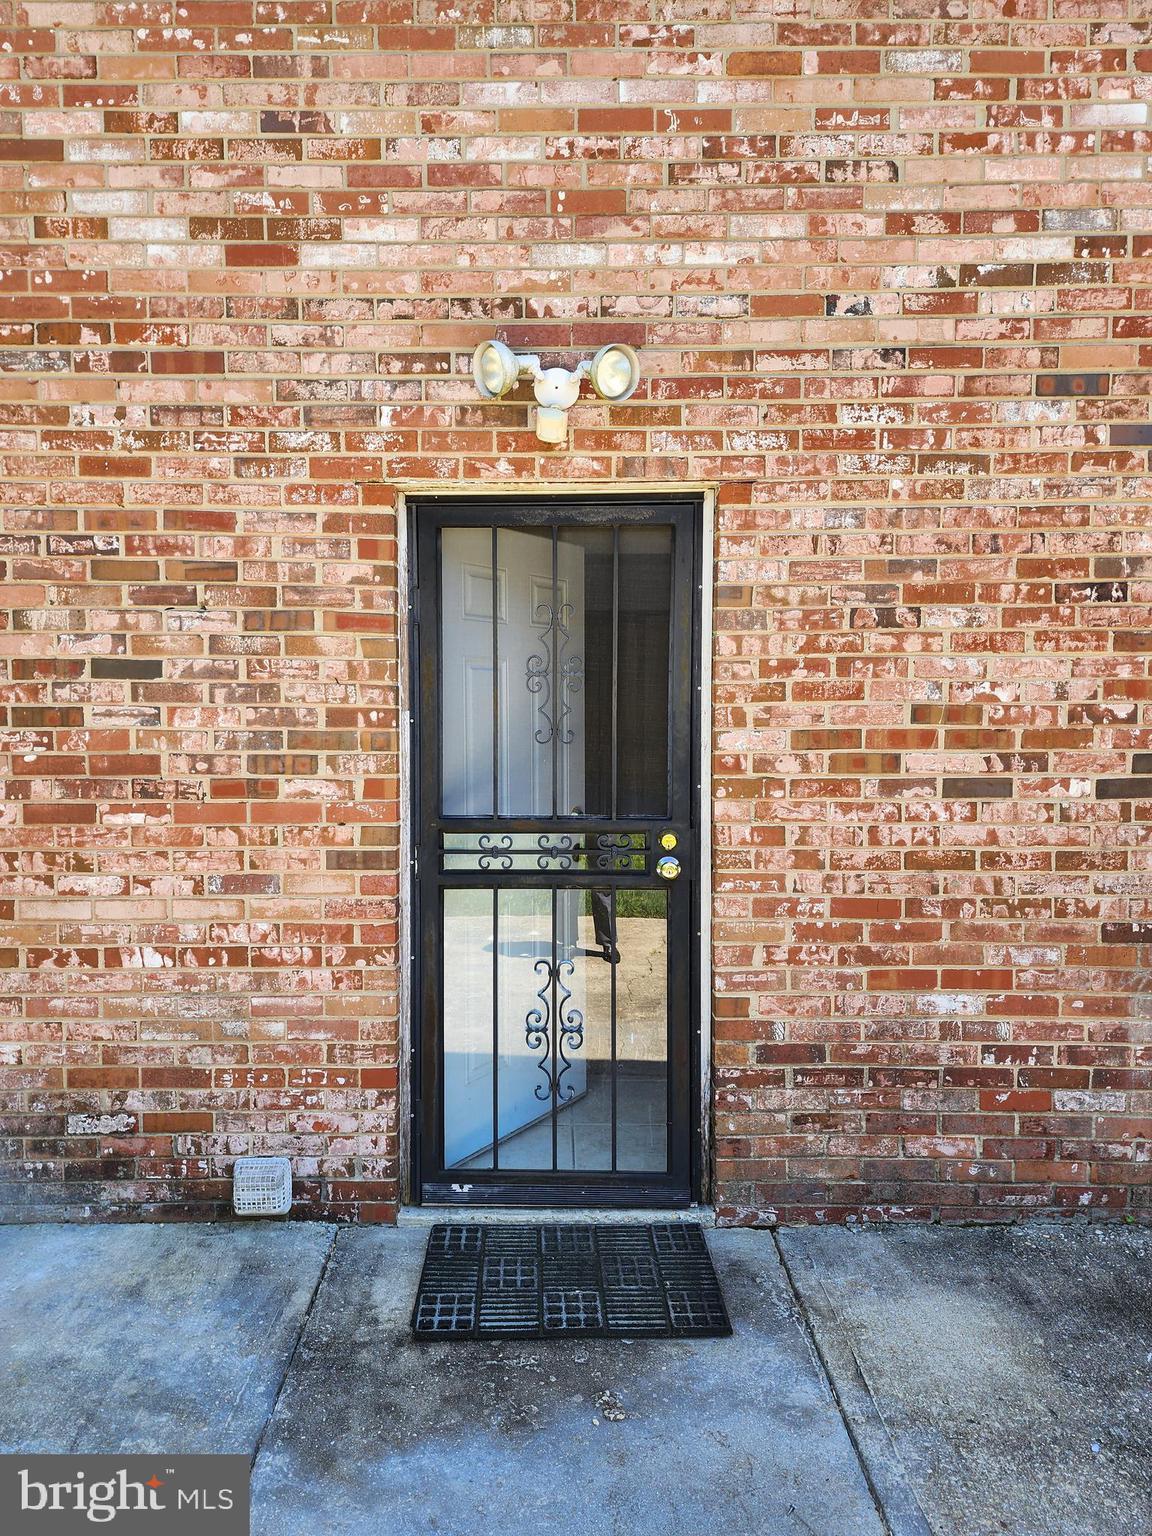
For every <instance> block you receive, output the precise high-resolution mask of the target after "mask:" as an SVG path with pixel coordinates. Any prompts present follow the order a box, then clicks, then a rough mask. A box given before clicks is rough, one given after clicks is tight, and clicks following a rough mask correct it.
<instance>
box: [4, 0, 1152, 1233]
mask: <svg viewBox="0 0 1152 1536" xmlns="http://www.w3.org/2000/svg"><path fill="white" fill-rule="evenodd" d="M1125 10H1126V6H1125V5H1124V4H1123V3H1122V0H1116V3H1112V0H1014V3H1011V4H1008V3H1005V0H948V3H947V4H945V3H943V0H923V3H918V0H862V3H853V4H837V3H835V0H827V3H821V0H812V3H807V0H800V3H797V4H793V5H790V6H784V5H778V4H777V5H773V4H772V3H770V0H739V3H737V0H727V3H726V0H681V3H678V4H677V5H676V6H674V7H668V6H665V5H657V4H655V3H654V0H646V3H644V0H638V3H636V4H634V5H632V6H631V7H622V6H621V5H620V4H619V3H617V0H478V3H472V4H469V3H463V4H459V5H454V6H453V5H449V4H447V0H443V3H438V0H334V3H333V0H260V3H257V4H253V3H252V0H185V3H182V4H170V3H167V0H140V3H137V4H132V3H126V4H105V3H102V0H61V3H59V4H51V3H46V0H30V3H28V4H25V5H18V4H12V3H8V0H5V3H2V4H0V45H2V46H0V157H2V158H0V245H2V248H3V256H2V259H0V326H2V335H0V424H2V425H0V473H2V475H3V480H4V483H5V498H4V500H5V511H4V514H3V530H2V534H3V546H2V551H0V553H2V557H3V560H4V561H5V562H6V565H5V576H6V579H7V582H8V588H7V590H8V600H7V606H8V607H9V609H10V612H9V614H8V622H7V626H6V628H5V629H4V631H3V632H2V633H0V661H2V663H3V668H4V671H5V673H6V681H5V685H4V699H3V702H4V707H5V710H6V724H5V727H4V732H3V738H2V742H0V745H2V746H3V749H4V751H5V753H6V754H7V766H8V768H9V770H10V775H11V777H10V778H9V780H8V783H7V800H6V803H5V808H4V811H5V814H4V833H5V836H4V843H5V845H6V847H7V848H8V850H9V852H8V854H7V857H6V860H5V888H4V891H3V900H4V902H5V905H4V908H3V916H4V918H5V919H6V921H7V923H8V925H9V926H8V928H7V938H6V939H5V940H4V944H5V947H4V949H3V956H4V960H5V963H6V965H7V966H8V967H10V969H9V970H8V973H7V977H6V984H5V985H4V988H3V991H4V998H3V1003H2V1006H0V1020H2V1029H3V1040H2V1044H0V1062H2V1063H3V1071H2V1073H0V1077H2V1079H3V1082H2V1088H0V1091H2V1092H3V1099H2V1101H0V1108H2V1111H3V1122H2V1126H0V1137H2V1138H3V1140H2V1147H3V1153H4V1156H5V1166H6V1168H7V1169H8V1175H7V1179H6V1190H7V1194H6V1197H5V1200H6V1209H7V1210H8V1211H9V1213H15V1214H16V1215H18V1216H19V1215H27V1216H36V1215H39V1216H43V1215H49V1216H51V1215H58V1214H63V1213H64V1212H66V1211H68V1212H80V1213H87V1214H103V1215H112V1214H131V1213H136V1212H139V1213H153V1214H155V1213H159V1214H177V1213H180V1212H183V1213H201V1214H203V1213H208V1212H211V1211H213V1210H215V1209H217V1208H218V1207H219V1206H220V1204H221V1202H223V1201H225V1199H226V1196H227V1189H228V1183H227V1175H228V1170H229V1164H230V1159H231V1157H232V1156H233V1155H234V1154H236V1153H238V1152H244V1151H250V1150H254V1151H261V1150H264V1151H287V1152H290V1153H291V1154H292V1155H293V1156H294V1157H295V1158H296V1160H297V1170H298V1172H299V1173H300V1174H301V1176H302V1183H301V1189H302V1194H303V1207H306V1208H307V1209H308V1210H309V1211H310V1212H311V1213H314V1214H336V1215H340V1216H348V1217H357V1216H358V1217H361V1218H381V1217H385V1218H386V1217H387V1216H389V1215H390V1214H391V1212H392V1210H393V1208H394V1205H395V1202H396V1199H397V1194H398V1182H397V1181H398V1168H399V1142H398V1123H399V1122H398V1113H397V1096H396V1081H397V1074H396V1054H397V1053H396V1038H397V1029H398V1024H397V1019H398V1012H399V1007H398V969H397V956H398V900H397V898H398V889H399V887H398V880H399V872H398V852H397V848H398V815H399V795H398V780H397V743H398V737H397V722H398V716H397V707H398V682H399V679H398V671H397V635H396V623H397V613H396V610H397V603H396V571H395V535H396V527H395V505H396V493H397V487H398V486H400V485H402V483H403V482H404V481H405V480H407V479H412V478H423V479H437V480H444V481H448V482H453V483H457V484H461V483H471V484H481V483H483V485H484V486H485V488H486V489H491V488H492V487H493V486H498V485H499V484H501V483H503V482H508V481H512V480H517V481H523V480H548V479H553V480H560V479H563V480H579V481H584V482H588V483H595V482H598V481H605V482H615V481H618V480H619V479H622V478H630V479H635V480H652V481H660V482H666V483H670V484H675V483H678V482H680V481H682V480H684V479H685V478H690V479H692V480H696V481H710V482H716V483H718V484H719V486H720V492H719V517H718V529H717V547H716V560H717V565H716V582H717V587H716V601H717V622H716V639H715V678H716V688H715V704H716V723H715V743H714V746H715V759H714V764H715V774H716V855H715V883H716V928H715V944H716V950H715V957H716V994H717V995H716V1022H715V1036H716V1039H715V1060H716V1069H717V1089H718V1104H717V1126H716V1128H717V1137H718V1141H717V1149H718V1167H717V1177H718V1185H717V1199H718V1203H719V1205H720V1206H721V1208H722V1212H723V1214H724V1215H725V1217H728V1218H731V1219H739V1220H753V1219H767V1218H769V1217H770V1216H772V1215H773V1214H776V1215H779V1217H781V1218H797V1217H807V1218H811V1217H813V1216H816V1215H821V1214H822V1215H824V1216H825V1217H826V1218H829V1219H835V1218H838V1217H842V1216H845V1215H848V1214H853V1213H854V1214H859V1213H861V1212H862V1211H864V1212H867V1213H868V1214H869V1215H872V1216H876V1217H881V1216H894V1215H911V1216H916V1217H927V1216H930V1215H932V1214H934V1213H939V1214H941V1215H944V1216H947V1217H952V1218H955V1217H976V1218H979V1217H983V1218H991V1217H996V1218H1004V1217H1006V1216H1011V1215H1014V1214H1017V1213H1021V1212H1024V1211H1028V1210H1035V1209H1052V1208H1055V1209H1058V1210H1060V1211H1067V1212H1071V1211H1076V1210H1083V1209H1086V1208H1088V1209H1100V1210H1103V1209H1108V1210H1111V1211H1119V1210H1122V1209H1125V1208H1131V1207H1135V1206H1138V1205H1140V1204H1141V1203H1142V1200H1143V1186H1144V1183H1145V1177H1146V1175H1145V1170H1146V1169H1147V1168H1148V1167H1149V1166H1150V1165H1149V1163H1148V1162H1147V1161H1146V1160H1145V1159H1146V1158H1147V1155H1148V1146H1149V1142H1148V1139H1147V1138H1148V1136H1149V1129H1150V1126H1149V1120H1148V1119H1147V1118H1146V1117H1145V1112H1146V1108H1147V1091H1148V1086H1149V1078H1148V1069H1147V1057H1148V1053H1149V1046H1148V1044H1147V1043H1146V1042H1147V1038H1148V1026H1147V1023H1146V1022H1145V1021H1146V1018H1147V1016H1148V1013H1149V1008H1148V1004H1147V1002H1146V1001H1145V999H1146V996H1147V993H1146V992H1144V991H1142V990H1141V986H1142V973H1141V971H1140V964H1141V960H1142V957H1145V958H1146V956H1147V949H1146V948H1144V949H1142V948H1141V944H1142V943H1145V944H1146V943H1147V942H1149V941H1152V901H1150V896H1152V884H1150V879H1152V877H1150V874H1149V869H1148V865H1149V853H1148V835H1147V829H1148V825H1149V808H1150V806H1152V736H1150V734H1149V731H1148V728H1147V723H1146V722H1147V715H1148V711H1149V698H1150V692H1152V687H1150V683H1149V677H1148V659H1149V654H1150V650H1152V639H1150V632H1149V616H1150V603H1152V581H1150V575H1149V572H1148V569H1147V565H1146V559H1147V553H1148V551H1149V549H1150V548H1152V539H1150V536H1149V532H1148V523H1149V517H1148V504H1149V491H1150V488H1152V482H1150V480H1149V466H1148V448H1149V444H1150V443H1152V425H1150V422H1149V383H1148V378H1149V375H1148V373H1147V372H1146V370H1147V367H1148V364H1149V362H1150V361H1152V339H1150V338H1152V320H1150V318H1149V303H1148V299H1149V293H1150V291H1152V190H1150V188H1149V185H1148V179H1147V165H1148V154H1149V151H1150V150H1152V137H1150V134H1149V128H1148V123H1147V117H1148V110H1147V103H1148V100H1149V98H1150V96H1152V85H1150V83H1149V75H1148V73H1146V72H1147V71H1148V70H1149V66H1150V65H1152V29H1150V27H1149V25H1148V23H1147V22H1144V21H1139V22H1134V23H1128V22H1126V21H1125V19H1124V15H1125ZM670 11H673V12H674V13H675V14H676V16H677V17H678V20H676V21H675V22H669V21H666V20H665V17H666V15H667V14H668V13H669V12H670ZM493 332H497V333H498V334H500V335H501V336H503V337H504V338H506V339H507V340H509V341H510V342H512V343H514V344H517V345H521V344H522V345H524V346H526V347H531V348H532V349H533V350H538V351H541V352H544V353H546V354H548V355H549V357H550V358H552V357H554V358H556V359H563V360H565V361H568V362H570V361H572V360H573V359H574V357H575V356H576V355H584V354H587V353H588V352H589V351H591V350H592V349H593V348H594V347H596V346H597V345H599V344H601V343H602V342H603V341H605V340H610V339H620V340H625V341H628V342H631V343H633V344H634V345H635V346H637V347H638V348H639V349H640V350H641V355H642V358H643V365H644V370H645V383H644V385H643V386H642V388H641V390H640V392H639V393H638V395H637V396H636V397H635V398H634V399H633V400H632V401H631V402H629V403H628V404H627V405H625V406H622V407H616V408H609V407H607V406H604V405H601V404H598V403H597V402H596V401H595V400H594V399H585V400H584V401H582V403H581V404H580V405H579V406H578V407H577V408H576V410H575V411H574V412H573V418H572V419H573V423H574V434H573V438H572V443H571V446H570V448H569V449H568V450H559V451H554V450H546V449H542V448H541V445H540V444H539V443H538V442H537V440H536V439H535V437H534V436H533V435H532V433H531V431H530V430H529V428H528V416H527V408H526V405H525V404H524V403H523V402H522V401H521V403H516V404H495V405H484V404H480V403H479V402H478V401H477V399H476V396H475V394H474V391H473V388H472V385H471V382H470V379H469V377H468V369H467V360H468V354H469V351H470V349H471V347H472V346H473V345H474V343H475V342H476V341H478V340H480V339H482V338H484V337H486V336H488V335H490V334H492V333H493Z"/></svg>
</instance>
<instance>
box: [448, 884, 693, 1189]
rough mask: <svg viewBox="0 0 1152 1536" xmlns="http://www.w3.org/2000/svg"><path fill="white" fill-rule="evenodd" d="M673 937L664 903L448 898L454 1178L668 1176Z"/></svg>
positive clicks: (492, 893)
mask: <svg viewBox="0 0 1152 1536" xmlns="http://www.w3.org/2000/svg"><path fill="white" fill-rule="evenodd" d="M666 929H667V892H665V891H663V890H650V889H636V890H621V889H612V888H604V889H600V888H588V887H585V888H583V889H577V888H572V887H563V886H561V887H555V888H540V889H523V888H521V889H514V888H513V889H504V890H491V889H485V890H466V891H459V890H458V891H453V890H449V891H446V892H445V895H444V980H443V986H444V1017H445V1031H444V1082H445V1090H444V1153H445V1165H446V1166H447V1167H450V1168H475V1169H482V1168H487V1169H492V1168H503V1169H518V1170H528V1169H533V1170H538V1171H540V1172H549V1173H550V1172H553V1171H560V1172H564V1171H578V1170H584V1171H588V1172H594V1171H597V1170H600V1171H607V1170H611V1169H613V1168H616V1169H618V1170H620V1171H633V1172H663V1171H664V1170H665V1169H666V1167H667V1159H668V1060H667V1056H668V1013H667V1003H668V997H667V973H668V955H667V940H666ZM494 978H495V983H494V980H493V979H494ZM494 1002H495V1010H494V1008H493V1004H494ZM495 1105H498V1106H499V1127H500V1135H499V1145H498V1146H497V1147H496V1148H495V1150H493V1147H492V1124H493V1108H494V1106H495Z"/></svg>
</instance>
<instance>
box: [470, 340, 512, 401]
mask: <svg viewBox="0 0 1152 1536" xmlns="http://www.w3.org/2000/svg"><path fill="white" fill-rule="evenodd" d="M472 377H473V378H474V379H475V381H476V388H477V389H478V390H479V391H480V393H481V394H482V395H483V396H484V398H485V399H486V400H499V399H500V398H501V396H503V395H506V394H507V393H508V391H509V390H510V389H511V388H512V386H513V384H515V382H516V380H517V379H518V378H519V377H520V359H519V358H518V357H517V356H516V354H515V352H513V350H512V348H511V347H509V346H505V344H504V343H503V342H502V341H482V342H481V343H480V345H479V346H478V347H477V348H476V350H475V352H473V354H472Z"/></svg>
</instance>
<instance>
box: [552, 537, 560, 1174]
mask: <svg viewBox="0 0 1152 1536" xmlns="http://www.w3.org/2000/svg"><path fill="white" fill-rule="evenodd" d="M554 548H556V545H554V544H553V551H554ZM556 1003H558V995H556V886H553V888H551V1008H550V1017H551V1170H553V1174H554V1172H556V1170H558V1167H559V1163H558V1161H556V1149H558V1143H559V1126H558V1123H556V1106H558V1098H556V1074H558V1072H559V1035H561V1021H559V1015H558V1011H556Z"/></svg>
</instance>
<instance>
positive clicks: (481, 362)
mask: <svg viewBox="0 0 1152 1536" xmlns="http://www.w3.org/2000/svg"><path fill="white" fill-rule="evenodd" d="M525 375H526V376H527V377H529V378H531V379H532V380H533V381H534V382H533V393H534V394H535V396H536V404H537V410H536V420H535V429H536V436H537V437H538V438H539V439H540V440H541V442H545V443H566V442H567V441H568V411H569V409H570V408H571V407H572V406H573V405H575V404H576V400H577V397H578V396H579V393H580V383H581V380H582V379H585V378H589V379H591V381H592V388H593V389H594V390H595V391H596V393H597V394H598V395H599V396H600V398H601V400H609V401H618V400H627V399H628V397H629V395H631V394H632V393H633V392H634V390H635V388H636V386H637V384H639V382H640V359H639V358H638V357H637V356H636V353H635V352H634V351H633V350H632V348H631V347H630V346H627V345H626V344H625V343H624V342H622V341H614V342H609V344H608V345H607V346H605V347H601V348H600V350H599V351H598V352H597V353H596V355H595V357H593V358H592V360H591V361H590V362H589V361H587V360H585V361H584V362H581V363H578V364H577V365H576V367H575V368H572V369H568V368H542V367H541V366H540V359H539V358H538V357H537V356H535V354H533V353H528V352H513V351H512V349H511V347H509V346H507V345H506V344H505V343H504V342H502V341H482V342H481V343H480V345H479V346H478V347H477V348H476V350H475V351H474V352H473V354H472V377H473V379H474V380H475V381H476V388H477V390H478V391H479V393H480V394H481V395H482V396H483V397H484V399H485V400H499V399H501V398H503V396H504V395H506V394H507V393H508V391H509V390H510V389H511V388H512V386H513V385H514V384H515V383H516V381H517V379H519V378H521V377H522V376H525Z"/></svg>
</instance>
